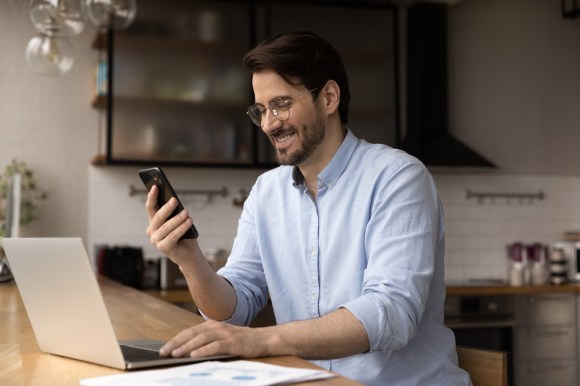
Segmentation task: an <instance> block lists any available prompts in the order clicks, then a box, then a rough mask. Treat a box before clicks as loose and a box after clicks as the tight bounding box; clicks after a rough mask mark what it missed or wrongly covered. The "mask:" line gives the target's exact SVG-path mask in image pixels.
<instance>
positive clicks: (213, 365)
mask: <svg viewBox="0 0 580 386" xmlns="http://www.w3.org/2000/svg"><path fill="white" fill-rule="evenodd" d="M333 376H334V374H332V373H331V372H329V371H326V370H313V369H301V368H293V367H284V366H276V365H270V364H266V363H259V362H251V361H245V360H239V361H232V362H215V361H212V362H201V363H197V364H194V365H186V366H178V367H172V368H168V369H162V370H149V371H139V372H130V373H124V374H115V375H107V376H103V377H96V378H87V379H81V382H80V384H81V385H82V386H109V385H115V386H128V385H140V386H141V385H142V386H182V385H196V386H267V385H282V384H290V383H297V382H307V381H313V380H317V379H324V378H330V377H333Z"/></svg>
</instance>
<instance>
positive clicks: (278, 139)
mask: <svg viewBox="0 0 580 386" xmlns="http://www.w3.org/2000/svg"><path fill="white" fill-rule="evenodd" d="M291 137H292V134H290V135H285V136H283V137H279V138H276V142H278V143H282V142H286V141H287V140H289V139H290V138H291Z"/></svg>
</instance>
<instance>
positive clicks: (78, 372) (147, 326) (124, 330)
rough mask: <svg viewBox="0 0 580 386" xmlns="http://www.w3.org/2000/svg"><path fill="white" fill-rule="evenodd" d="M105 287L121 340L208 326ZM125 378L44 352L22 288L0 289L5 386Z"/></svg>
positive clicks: (341, 382)
mask: <svg viewBox="0 0 580 386" xmlns="http://www.w3.org/2000/svg"><path fill="white" fill-rule="evenodd" d="M99 284H100V286H101V291H102V293H103V298H104V299H105V303H106V305H107V308H108V310H109V314H110V316H111V320H112V322H113V326H114V328H115V332H116V334H117V338H118V339H121V340H122V339H138V338H151V339H161V340H168V339H170V338H171V337H173V336H174V335H175V334H176V333H177V332H179V331H181V330H182V329H184V328H186V327H188V326H191V325H192V324H196V323H201V322H202V321H203V319H202V318H201V317H200V316H199V315H196V314H193V313H191V312H189V311H187V310H184V309H182V308H179V307H177V306H175V305H172V304H169V303H167V302H165V301H162V300H160V299H157V298H155V297H153V296H150V295H147V294H145V293H143V292H141V291H137V290H135V289H132V288H129V287H126V286H123V285H121V284H118V283H116V282H113V281H111V280H108V279H104V278H99ZM87 333H90V331H87ZM256 360H257V361H259V362H264V363H270V364H275V365H282V366H289V367H303V368H317V367H316V366H315V365H313V364H311V363H310V362H307V361H305V360H303V359H300V358H297V357H288V356H285V357H270V358H259V359H256ZM120 372H121V371H120V370H116V369H111V368H108V367H103V366H99V365H94V364H91V363H86V362H81V361H78V360H74V359H69V358H64V357H59V356H56V355H50V354H46V353H43V352H41V351H40V349H39V348H38V345H37V343H36V339H35V337H34V333H33V331H32V328H31V326H30V322H29V320H28V316H27V315H26V311H25V309H24V306H23V304H22V300H21V298H20V294H19V292H18V288H17V287H16V285H15V284H14V283H9V284H3V285H0V384H1V385H3V386H6V385H19V386H20V385H59V386H60V385H78V384H79V380H80V379H82V378H89V377H97V376H101V375H108V374H116V373H120ZM300 385H313V386H314V385H316V386H326V385H328V386H353V385H359V383H356V382H354V381H351V380H349V379H347V378H344V377H336V378H331V379H325V380H320V381H316V382H307V383H300Z"/></svg>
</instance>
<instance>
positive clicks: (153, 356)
mask: <svg viewBox="0 0 580 386" xmlns="http://www.w3.org/2000/svg"><path fill="white" fill-rule="evenodd" d="M120 346H121V351H122V352H123V357H124V358H125V361H127V362H143V361H151V360H157V359H159V358H160V356H159V352H157V351H154V350H147V349H144V348H139V347H133V346H125V345H120Z"/></svg>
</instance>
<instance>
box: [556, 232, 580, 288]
mask: <svg viewBox="0 0 580 386" xmlns="http://www.w3.org/2000/svg"><path fill="white" fill-rule="evenodd" d="M554 249H560V250H561V251H562V253H563V254H564V257H565V260H566V261H567V263H568V280H569V281H572V282H580V242H579V241H557V242H556V243H554Z"/></svg>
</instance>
